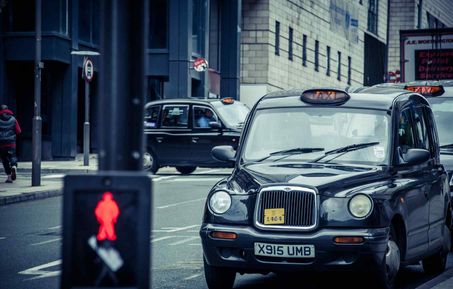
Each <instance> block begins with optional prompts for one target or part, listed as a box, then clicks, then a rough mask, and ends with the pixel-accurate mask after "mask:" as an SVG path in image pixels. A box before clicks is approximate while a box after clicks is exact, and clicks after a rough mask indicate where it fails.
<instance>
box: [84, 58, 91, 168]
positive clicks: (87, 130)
mask: <svg viewBox="0 0 453 289" xmlns="http://www.w3.org/2000/svg"><path fill="white" fill-rule="evenodd" d="M86 60H87V57H85V61H86ZM85 61H84V62H83V63H85ZM83 165H84V166H88V165H90V82H89V81H88V79H87V78H86V76H85V122H84V123H83Z"/></svg>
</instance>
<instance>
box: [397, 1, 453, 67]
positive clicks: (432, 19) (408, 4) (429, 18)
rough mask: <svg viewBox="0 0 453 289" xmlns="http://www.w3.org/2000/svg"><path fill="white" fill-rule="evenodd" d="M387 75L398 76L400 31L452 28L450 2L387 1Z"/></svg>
mask: <svg viewBox="0 0 453 289" xmlns="http://www.w3.org/2000/svg"><path fill="white" fill-rule="evenodd" d="M389 3H390V4H389V22H390V23H391V25H389V29H388V30H389V32H388V33H389V40H388V43H389V44H388V46H389V48H388V51H389V52H388V73H389V74H393V75H394V74H395V73H396V74H397V75H398V74H399V73H398V72H400V71H401V63H400V61H401V60H400V30H413V29H438V28H446V27H453V17H452V15H453V2H452V1H451V0H389Z"/></svg>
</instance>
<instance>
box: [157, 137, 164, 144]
mask: <svg viewBox="0 0 453 289" xmlns="http://www.w3.org/2000/svg"><path fill="white" fill-rule="evenodd" d="M163 140H164V138H163V137H156V141H157V142H158V143H162V141H163Z"/></svg>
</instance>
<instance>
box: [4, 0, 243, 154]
mask: <svg viewBox="0 0 453 289" xmlns="http://www.w3.org/2000/svg"><path fill="white" fill-rule="evenodd" d="M145 1H146V4H147V6H148V7H149V10H148V11H146V13H147V14H148V15H147V17H146V18H147V19H148V21H147V23H148V25H149V29H148V30H149V34H148V39H147V41H148V49H147V56H148V57H147V64H146V75H147V87H148V89H147V95H146V96H145V97H146V101H150V100H154V99H160V98H177V97H197V98H207V97H214V98H217V97H226V96H229V97H233V98H236V99H237V98H239V81H240V79H239V73H240V66H239V52H240V50H239V46H240V20H241V0H145ZM35 8H36V7H35V1H29V0H14V1H11V0H0V103H6V104H7V105H8V106H10V107H11V108H12V109H13V111H14V112H15V113H16V115H17V118H18V120H19V121H20V123H21V125H22V128H23V133H22V135H21V137H20V138H19V140H18V150H17V151H18V154H19V157H20V159H21V160H27V159H31V152H32V118H33V113H34V59H35ZM100 17H101V1H100V0H45V1H42V62H43V63H44V69H43V70H42V84H41V85H42V89H41V97H42V103H41V116H42V127H43V129H42V131H43V135H42V140H43V147H42V159H43V160H46V159H71V158H74V157H75V156H76V154H77V153H79V152H81V151H82V144H83V122H84V111H85V103H84V92H85V91H84V80H83V79H82V77H81V74H82V70H81V66H82V62H83V57H81V56H78V55H72V54H71V52H72V51H81V50H88V51H96V52H100V53H102V51H99V48H100V45H99V44H100V43H99V42H100V33H101V31H100V30H99V19H100ZM197 58H205V59H207V60H208V63H209V69H208V71H205V72H196V71H195V70H194V69H193V62H194V60H195V59H197ZM92 61H93V63H94V67H95V74H94V78H93V80H92V81H91V83H90V101H89V103H90V120H91V121H90V122H91V137H90V139H91V151H92V152H96V149H97V123H98V121H97V118H98V112H99V111H102V108H99V107H98V104H97V103H98V102H97V99H98V73H99V72H98V70H97V67H98V65H99V57H97V56H95V57H93V58H92ZM130 61H133V59H131V60H130Z"/></svg>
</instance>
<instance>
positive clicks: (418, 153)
mask: <svg viewBox="0 0 453 289" xmlns="http://www.w3.org/2000/svg"><path fill="white" fill-rule="evenodd" d="M430 155H431V154H430V153H429V151H427V150H425V149H408V150H407V153H405V154H404V155H403V160H404V161H405V162H406V164H408V165H416V164H421V163H423V162H426V161H427V160H429V158H430Z"/></svg>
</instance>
